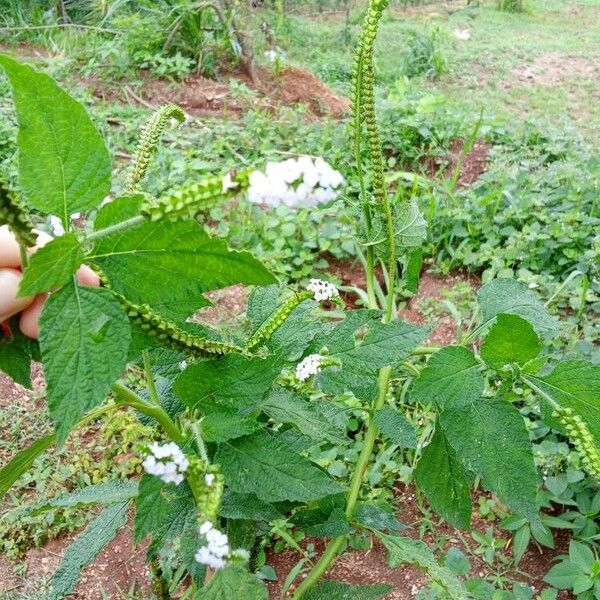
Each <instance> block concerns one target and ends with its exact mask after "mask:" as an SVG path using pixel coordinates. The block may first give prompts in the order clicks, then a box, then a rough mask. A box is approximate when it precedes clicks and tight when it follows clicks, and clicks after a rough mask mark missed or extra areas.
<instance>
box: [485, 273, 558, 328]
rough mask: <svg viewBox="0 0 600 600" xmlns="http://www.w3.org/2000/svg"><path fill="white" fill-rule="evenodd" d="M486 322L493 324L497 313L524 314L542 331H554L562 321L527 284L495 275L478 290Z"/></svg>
mask: <svg viewBox="0 0 600 600" xmlns="http://www.w3.org/2000/svg"><path fill="white" fill-rule="evenodd" d="M477 301H478V302H479V306H481V312H482V314H483V324H482V326H484V327H485V325H487V324H491V323H492V322H493V321H494V319H495V318H496V317H497V315H499V314H501V313H507V314H511V315H518V316H520V317H523V319H525V320H526V321H528V322H529V323H531V324H532V325H533V327H534V329H535V330H536V331H537V332H538V333H539V334H541V335H550V334H552V333H555V332H556V331H557V330H558V328H559V324H558V321H557V320H556V319H555V318H554V317H552V316H550V314H549V313H548V311H547V310H546V308H545V306H544V305H543V304H542V303H541V302H540V301H539V299H538V297H537V296H536V295H535V294H534V293H533V292H532V291H531V290H530V289H529V288H528V287H527V286H525V285H523V284H522V283H519V282H518V281H515V280H514V279H502V278H501V279H494V280H493V281H490V282H489V283H486V284H485V285H484V286H483V287H482V288H481V289H480V290H479V292H478V293H477Z"/></svg>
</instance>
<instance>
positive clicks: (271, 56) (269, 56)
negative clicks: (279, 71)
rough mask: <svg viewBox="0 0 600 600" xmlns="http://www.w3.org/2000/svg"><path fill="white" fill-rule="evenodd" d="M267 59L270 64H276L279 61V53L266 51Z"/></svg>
mask: <svg viewBox="0 0 600 600" xmlns="http://www.w3.org/2000/svg"><path fill="white" fill-rule="evenodd" d="M265 58H266V59H267V60H268V61H269V62H275V60H276V59H277V52H275V50H266V51H265Z"/></svg>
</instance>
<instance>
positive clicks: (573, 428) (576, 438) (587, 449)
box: [554, 407, 600, 481]
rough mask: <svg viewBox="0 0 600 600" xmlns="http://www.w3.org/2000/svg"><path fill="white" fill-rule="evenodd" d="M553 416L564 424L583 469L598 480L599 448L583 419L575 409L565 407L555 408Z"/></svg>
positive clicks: (599, 466)
mask: <svg viewBox="0 0 600 600" xmlns="http://www.w3.org/2000/svg"><path fill="white" fill-rule="evenodd" d="M554 416H555V417H557V418H558V419H559V420H560V422H561V423H562V424H563V425H564V427H565V430H566V432H567V437H568V438H569V440H570V441H571V443H572V444H573V446H575V449H576V450H577V453H578V454H579V456H580V458H581V464H582V466H583V468H584V469H585V471H586V472H587V473H588V475H590V476H591V477H593V478H594V479H596V480H597V481H600V449H599V448H598V446H597V445H596V444H595V442H594V436H593V435H592V433H591V432H590V430H589V428H588V426H587V425H586V424H585V422H584V420H583V419H582V418H581V417H580V416H579V415H577V414H576V413H575V411H573V410H572V409H570V408H565V407H560V408H557V409H556V410H555V411H554Z"/></svg>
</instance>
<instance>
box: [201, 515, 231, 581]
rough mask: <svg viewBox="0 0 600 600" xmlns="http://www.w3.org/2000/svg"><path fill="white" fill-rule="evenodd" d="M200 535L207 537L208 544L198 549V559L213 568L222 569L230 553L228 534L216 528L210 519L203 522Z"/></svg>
mask: <svg viewBox="0 0 600 600" xmlns="http://www.w3.org/2000/svg"><path fill="white" fill-rule="evenodd" d="M200 535H203V536H204V538H205V539H206V545H204V546H202V547H201V548H199V549H198V550H197V552H196V554H195V558H196V561H197V562H199V563H201V564H203V565H206V566H207V567H210V568H211V569H215V570H216V569H222V568H223V567H224V566H226V564H227V557H228V556H229V554H230V552H229V540H228V539H227V535H226V534H225V533H223V532H221V531H219V530H218V529H216V528H215V527H214V525H213V524H212V523H211V522H210V521H205V522H204V523H202V525H201V526H200Z"/></svg>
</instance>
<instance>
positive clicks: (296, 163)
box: [248, 156, 344, 208]
mask: <svg viewBox="0 0 600 600" xmlns="http://www.w3.org/2000/svg"><path fill="white" fill-rule="evenodd" d="M343 182H344V178H343V177H342V175H341V174H340V173H338V172H337V171H336V170H335V169H333V168H332V167H331V166H330V165H329V164H327V163H326V162H325V161H324V160H323V159H322V158H317V159H312V158H310V157H308V156H300V157H298V158H288V159H287V160H284V161H282V162H279V163H274V162H270V163H267V165H266V167H265V172H264V173H263V172H261V171H254V172H253V173H252V174H251V175H250V179H249V184H250V185H249V189H248V200H249V201H250V202H252V203H254V204H265V205H267V206H279V205H281V204H284V205H286V206H289V207H290V208H299V207H310V206H316V205H318V204H324V203H327V202H330V201H332V200H335V198H337V196H338V194H339V192H338V190H337V188H339V187H340V186H341V185H342V183H343Z"/></svg>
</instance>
